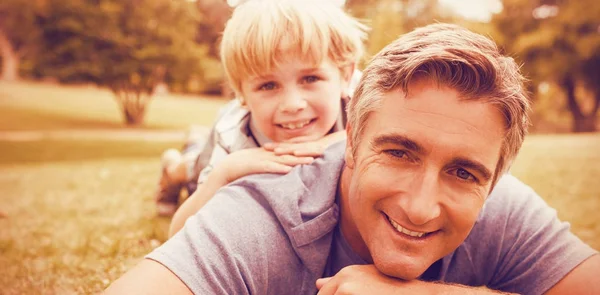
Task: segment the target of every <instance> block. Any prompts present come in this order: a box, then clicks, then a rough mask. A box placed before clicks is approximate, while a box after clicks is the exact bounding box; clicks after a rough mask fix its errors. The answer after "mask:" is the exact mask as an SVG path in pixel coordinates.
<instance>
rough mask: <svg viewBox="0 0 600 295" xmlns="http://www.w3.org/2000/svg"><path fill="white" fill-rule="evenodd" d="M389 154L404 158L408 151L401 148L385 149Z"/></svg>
mask: <svg viewBox="0 0 600 295" xmlns="http://www.w3.org/2000/svg"><path fill="white" fill-rule="evenodd" d="M385 152H386V153H387V154H388V155H390V156H392V157H395V158H404V157H406V152H405V151H401V150H386V151H385Z"/></svg>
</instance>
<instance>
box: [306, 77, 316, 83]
mask: <svg viewBox="0 0 600 295" xmlns="http://www.w3.org/2000/svg"><path fill="white" fill-rule="evenodd" d="M303 80H304V83H315V82H317V81H319V77H317V76H306V77H304V78H303Z"/></svg>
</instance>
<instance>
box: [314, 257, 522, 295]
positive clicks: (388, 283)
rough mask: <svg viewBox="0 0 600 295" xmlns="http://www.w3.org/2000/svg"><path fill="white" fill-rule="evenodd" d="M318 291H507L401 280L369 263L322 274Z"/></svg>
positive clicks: (469, 294)
mask: <svg viewBox="0 0 600 295" xmlns="http://www.w3.org/2000/svg"><path fill="white" fill-rule="evenodd" d="M316 285H317V288H318V289H319V293H318V295H330V294H357V295H358V294H388V295H395V294H398V295H401V294H402V295H406V294H447V295H452V294H457V295H475V294H477V295H485V294H511V293H505V292H500V291H495V290H491V289H488V288H486V287H471V286H463V285H458V284H447V283H439V282H425V281H419V280H412V281H404V280H400V279H397V278H392V277H388V276H386V275H384V274H382V273H381V272H379V271H378V270H377V268H376V267H375V266H374V265H372V264H369V265H352V266H347V267H345V268H343V269H342V270H341V271H340V272H338V273H337V274H336V275H335V276H333V277H330V278H322V279H319V280H317V282H316Z"/></svg>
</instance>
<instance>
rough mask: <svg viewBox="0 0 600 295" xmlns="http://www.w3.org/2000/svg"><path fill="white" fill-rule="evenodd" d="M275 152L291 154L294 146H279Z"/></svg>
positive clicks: (277, 153)
mask: <svg viewBox="0 0 600 295" xmlns="http://www.w3.org/2000/svg"><path fill="white" fill-rule="evenodd" d="M273 152H274V153H275V154H276V155H278V156H279V155H291V154H293V153H294V148H292V147H289V146H288V147H282V146H278V147H276V148H275V149H274V150H273Z"/></svg>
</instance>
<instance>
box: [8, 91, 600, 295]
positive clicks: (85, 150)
mask: <svg viewBox="0 0 600 295" xmlns="http://www.w3.org/2000/svg"><path fill="white" fill-rule="evenodd" d="M23 85H27V84H21V85H20V86H15V87H23V88H19V89H16V88H15V89H12V90H10V91H8V92H10V93H13V92H12V91H14V93H18V92H19V91H23V92H24V93H29V94H27V95H24V96H23V97H26V98H24V100H27V101H28V103H25V102H21V101H20V102H15V101H13V100H15V99H16V97H21V96H20V95H13V94H11V96H10V97H9V98H7V96H6V95H5V93H6V92H5V89H6V88H4V87H3V86H4V85H1V84H0V89H2V90H1V91H2V92H0V94H1V95H3V96H0V101H1V102H0V104H3V105H2V108H1V109H0V118H2V119H0V120H5V121H2V122H3V124H4V123H7V125H2V127H3V128H4V130H15V129H16V130H24V129H22V128H24V127H23V124H18V123H16V122H13V121H12V120H20V119H19V118H24V117H25V116H31V117H30V118H31V119H32V120H33V122H34V123H35V124H34V123H31V125H29V127H28V128H31V129H29V130H40V129H43V128H46V127H47V129H45V130H49V129H50V130H60V129H63V127H61V126H64V128H67V129H69V128H73V129H75V128H77V129H82V128H84V127H81V126H83V125H79V124H80V123H81V122H85V121H86V120H88V122H96V123H90V125H89V126H87V127H85V128H88V129H90V130H95V129H97V128H115V129H116V128H120V127H119V120H118V116H117V115H115V114H104V113H102V112H98V110H99V109H102V108H105V110H106V109H108V108H109V106H110V104H111V103H112V101H111V100H110V99H109V98H102V95H99V94H98V90H97V89H81V88H70V87H66V88H63V87H56V86H53V87H51V88H52V91H50V90H49V92H52V93H62V94H60V95H59V94H55V95H53V96H52V97H53V98H52V100H54V102H55V103H46V102H45V103H41V104H42V105H38V104H37V103H35V101H36V99H34V98H35V95H41V93H45V92H44V91H41V90H40V89H45V88H46V87H48V86H47V85H38V84H31V85H29V86H26V87H25V86H23ZM11 87H12V86H11ZM29 87H32V89H33V90H32V89H29ZM54 88H56V89H54ZM36 89H37V90H36ZM35 91H41V92H39V93H38V92H35ZM36 93H37V94H36ZM77 95H85V96H89V97H90V99H89V100H90V101H89V102H85V103H82V104H80V107H81V108H80V109H77V110H78V111H77V114H72V113H70V112H69V111H68V110H69V109H71V108H67V107H65V106H60V107H59V106H56V105H55V104H56V103H57V102H62V103H64V104H66V105H70V106H74V105H77V104H78V103H79V101H78V100H77V98H76V97H77ZM40 97H43V96H40ZM91 97H96V98H93V99H92V98H91ZM96 99H97V100H98V101H96ZM40 100H41V98H40ZM203 103H204V101H201V100H198V101H192V100H188V99H181V98H165V99H164V105H165V106H167V105H168V106H169V107H170V108H171V109H170V111H169V112H167V111H166V110H164V109H162V110H155V111H156V112H162V114H163V116H166V117H165V118H163V120H164V121H161V120H154V121H152V122H153V123H151V124H150V125H151V126H154V127H155V128H170V126H172V127H181V128H183V127H184V126H185V125H184V124H187V123H188V121H193V122H196V121H194V120H195V116H193V114H192V115H190V117H188V118H187V119H183V118H182V117H184V115H182V116H179V113H182V114H188V113H189V112H190V110H189V108H190V107H191V105H194V106H195V108H197V109H209V108H212V107H213V105H212V104H213V103H214V102H212V101H208V102H206V103H207V105H210V107H206V108H204V107H202V104H203ZM44 104H45V105H44ZM6 105H9V106H10V108H11V109H10V110H15V109H17V110H19V111H20V112H21V113H14V114H12V117H11V119H10V120H8V119H5V117H3V114H1V113H4V114H6V113H7V112H8V113H10V112H9V111H7V109H5V108H4V106H6ZM171 113H172V114H177V116H173V115H170V114H171ZM192 113H194V112H192ZM35 114H43V115H40V116H37V115H35ZM81 114H88V115H89V116H88V115H86V116H81ZM185 116H187V115H185ZM213 117H214V114H213ZM90 118H92V119H90ZM111 118H112V119H111ZM6 120H8V121H6ZM170 120H172V121H170ZM65 122H66V123H65ZM98 122H100V123H98ZM111 122H112V123H111ZM74 124H76V125H77V126H72V125H74ZM110 124H114V126H113V125H110ZM111 126H112V127H111ZM11 128H12V129H11ZM20 128H21V129H20ZM180 144H181V143H180V142H176V141H136V140H127V141H123V140H121V141H119V140H111V141H102V140H99V139H98V140H81V139H65V140H49V139H43V140H39V141H25V142H10V141H2V140H0V228H1V229H2V230H1V231H0V286H2V287H0V293H1V294H89V293H96V292H98V291H101V290H102V289H104V288H105V287H106V286H107V285H108V284H109V283H110V282H111V281H113V280H114V279H116V278H117V277H119V276H120V275H121V274H122V273H123V272H125V271H126V270H127V269H128V268H130V267H131V266H132V265H134V264H135V263H136V262H138V261H139V260H140V259H141V258H142V257H143V255H144V254H146V253H148V252H149V251H151V250H152V249H153V248H154V247H156V246H158V245H159V244H160V243H161V242H163V241H164V240H165V238H166V231H167V226H168V222H169V220H168V219H165V218H158V217H156V216H155V211H154V205H153V200H152V197H153V190H154V188H155V185H156V181H157V179H158V176H159V175H158V174H159V166H160V164H159V154H160V153H161V152H162V151H163V150H164V149H165V148H167V147H178V146H179V145H180ZM598 151H600V134H588V135H543V136H540V135H537V136H530V137H529V138H528V139H527V141H526V142H525V145H524V147H523V150H522V152H521V153H520V155H519V157H518V159H517V161H516V163H515V164H514V166H513V169H512V173H513V174H515V175H516V176H518V177H519V178H520V179H522V180H523V181H524V182H526V183H527V184H529V185H531V186H532V187H533V188H534V189H535V190H536V191H537V192H538V193H539V194H540V195H541V196H542V197H544V199H546V201H547V202H548V203H549V204H550V205H551V206H553V207H555V208H557V209H558V214H559V217H560V218H561V219H563V220H566V221H569V222H571V224H572V229H573V231H574V232H575V233H576V234H577V235H578V236H580V237H581V238H582V239H583V240H584V241H586V242H587V243H589V244H590V245H592V246H593V247H594V248H596V249H600V215H599V214H597V212H599V211H600V185H598V178H599V177H600V165H598V164H597V163H600V153H599V152H598Z"/></svg>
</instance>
